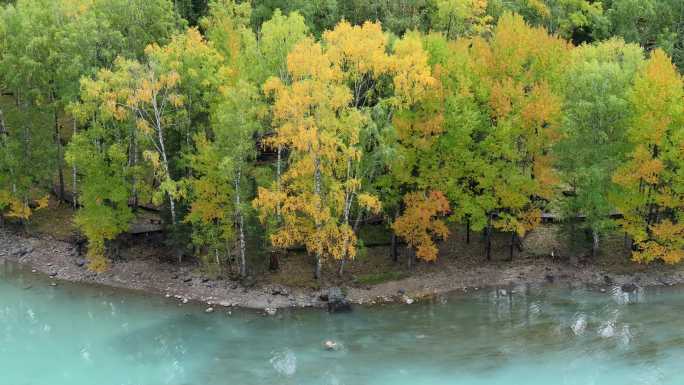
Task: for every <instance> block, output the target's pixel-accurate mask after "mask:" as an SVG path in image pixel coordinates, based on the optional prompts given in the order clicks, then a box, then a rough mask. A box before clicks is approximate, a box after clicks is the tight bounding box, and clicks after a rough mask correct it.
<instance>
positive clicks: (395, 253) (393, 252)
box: [390, 232, 399, 262]
mask: <svg viewBox="0 0 684 385" xmlns="http://www.w3.org/2000/svg"><path fill="white" fill-rule="evenodd" d="M397 248H398V246H397V234H395V233H394V232H392V241H391V245H390V256H391V257H392V261H394V262H399V250H397Z"/></svg>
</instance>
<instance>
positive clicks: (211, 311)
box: [204, 307, 214, 313]
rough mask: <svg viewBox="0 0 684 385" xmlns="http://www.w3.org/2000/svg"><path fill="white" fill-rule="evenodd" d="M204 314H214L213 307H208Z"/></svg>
mask: <svg viewBox="0 0 684 385" xmlns="http://www.w3.org/2000/svg"><path fill="white" fill-rule="evenodd" d="M204 312H205V313H213V312H214V308H213V307H208V308H207V309H206V310H205V311H204Z"/></svg>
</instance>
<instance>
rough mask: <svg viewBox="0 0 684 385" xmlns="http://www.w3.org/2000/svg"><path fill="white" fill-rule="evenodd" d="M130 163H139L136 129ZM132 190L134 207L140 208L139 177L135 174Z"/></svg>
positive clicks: (133, 134)
mask: <svg viewBox="0 0 684 385" xmlns="http://www.w3.org/2000/svg"><path fill="white" fill-rule="evenodd" d="M128 159H129V160H128V165H129V167H135V166H136V165H137V164H138V141H137V133H136V132H135V130H133V132H132V135H131V149H130V153H129V154H128ZM132 185H133V186H132V191H131V195H133V209H134V210H137V208H138V179H137V177H136V176H135V175H134V176H133V178H132Z"/></svg>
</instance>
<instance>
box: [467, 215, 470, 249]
mask: <svg viewBox="0 0 684 385" xmlns="http://www.w3.org/2000/svg"><path fill="white" fill-rule="evenodd" d="M466 244H468V245H469V244H470V218H467V219H466Z"/></svg>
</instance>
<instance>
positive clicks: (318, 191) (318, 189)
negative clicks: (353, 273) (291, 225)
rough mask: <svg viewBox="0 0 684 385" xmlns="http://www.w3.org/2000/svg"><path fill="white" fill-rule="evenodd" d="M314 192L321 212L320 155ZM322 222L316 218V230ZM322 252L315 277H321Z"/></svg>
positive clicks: (315, 171) (315, 163) (318, 259)
mask: <svg viewBox="0 0 684 385" xmlns="http://www.w3.org/2000/svg"><path fill="white" fill-rule="evenodd" d="M314 194H315V195H316V196H317V197H318V207H317V208H318V211H319V212H320V211H321V210H322V209H323V208H322V207H321V204H322V203H323V202H321V199H322V197H321V161H320V160H319V159H318V157H315V159H314ZM321 227H322V224H321V223H320V221H319V220H318V219H316V231H320V230H321ZM321 257H322V256H321V253H320V252H318V251H317V252H316V270H315V271H314V278H316V279H320V278H321Z"/></svg>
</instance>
